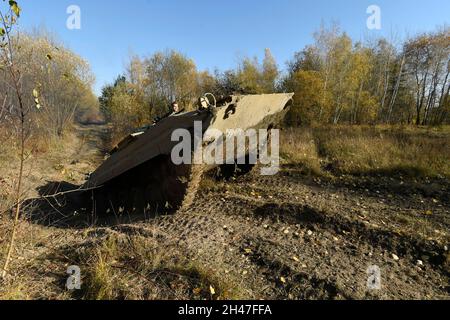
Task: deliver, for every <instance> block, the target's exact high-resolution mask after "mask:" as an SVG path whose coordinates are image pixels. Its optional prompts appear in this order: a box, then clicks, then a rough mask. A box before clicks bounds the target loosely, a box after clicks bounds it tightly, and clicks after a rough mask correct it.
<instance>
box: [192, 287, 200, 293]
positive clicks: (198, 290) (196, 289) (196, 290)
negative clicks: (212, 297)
mask: <svg viewBox="0 0 450 320" xmlns="http://www.w3.org/2000/svg"><path fill="white" fill-rule="evenodd" d="M192 292H193V293H194V294H195V295H199V294H200V293H201V292H202V288H194V289H193V290H192Z"/></svg>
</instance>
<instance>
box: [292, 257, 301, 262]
mask: <svg viewBox="0 0 450 320" xmlns="http://www.w3.org/2000/svg"><path fill="white" fill-rule="evenodd" d="M292 260H294V261H295V262H300V259H299V258H297V257H296V256H293V257H292Z"/></svg>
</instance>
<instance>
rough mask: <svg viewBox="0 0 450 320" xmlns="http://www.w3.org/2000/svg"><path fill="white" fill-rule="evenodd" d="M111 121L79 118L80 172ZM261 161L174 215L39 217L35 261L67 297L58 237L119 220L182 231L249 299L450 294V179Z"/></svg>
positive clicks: (176, 238)
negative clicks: (315, 170) (267, 172)
mask: <svg viewBox="0 0 450 320" xmlns="http://www.w3.org/2000/svg"><path fill="white" fill-rule="evenodd" d="M105 129H106V128H105V127H102V126H95V127H91V126H89V127H80V131H79V132H80V137H81V140H80V141H82V142H83V143H81V144H80V147H79V149H78V150H77V149H74V150H71V152H72V154H71V156H70V157H68V158H67V161H66V162H64V163H63V164H64V168H66V169H67V170H69V171H70V172H74V177H75V179H74V180H75V181H74V183H75V182H79V181H81V180H82V179H81V177H82V176H83V175H84V174H85V173H87V172H89V171H91V170H92V169H93V168H94V167H95V165H97V164H98V163H99V162H100V161H101V158H102V154H101V152H100V151H99V149H98V147H99V145H100V142H101V136H102V134H104V130H105ZM69 159H71V161H69ZM258 173H259V171H258V170H254V171H253V172H252V173H251V174H249V175H247V176H244V177H240V178H238V179H237V180H235V181H231V182H228V183H223V182H221V183H219V184H218V185H217V186H215V187H214V188H213V189H210V190H205V189H204V190H203V191H202V192H200V193H199V194H198V195H197V197H196V199H195V200H194V203H193V205H192V206H191V207H190V208H188V209H185V210H183V211H180V212H178V213H177V214H175V215H171V216H165V217H158V218H155V219H151V220H147V219H145V221H143V219H141V221H139V219H137V220H138V221H134V220H136V219H135V218H133V220H130V221H129V222H126V221H125V223H123V222H122V223H117V224H114V225H113V224H109V225H103V226H95V225H89V224H88V223H86V218H85V216H82V215H81V216H80V215H79V214H74V216H75V218H76V219H77V220H76V221H82V222H83V221H84V222H83V223H85V224H83V223H81V224H75V223H73V221H74V219H75V218H74V217H64V218H61V217H60V218H59V220H58V221H59V222H58V223H57V224H53V227H48V226H45V224H46V222H42V221H41V222H40V223H32V224H31V225H32V226H33V227H31V226H29V227H30V228H39V230H41V232H43V233H44V234H45V237H44V238H42V239H41V240H40V243H41V246H40V247H39V248H40V249H39V250H34V251H33V258H30V257H28V258H27V259H26V260H29V263H30V264H33V265H34V266H35V263H33V262H32V261H36V259H37V260H39V261H40V262H41V264H40V265H39V267H37V268H36V267H35V269H36V274H37V275H41V276H42V275H46V276H45V277H44V279H45V280H39V281H38V282H39V284H38V285H36V292H37V294H38V292H39V291H40V290H46V291H47V292H53V294H54V296H57V297H59V298H61V297H63V298H64V297H65V296H64V294H63V293H61V289H60V287H61V277H64V267H65V266H60V265H58V264H57V263H56V262H55V260H54V258H52V254H53V253H54V252H55V249H57V248H60V247H67V246H69V247H70V246H72V247H74V248H75V247H79V246H83V245H85V243H86V242H89V241H92V240H93V237H101V235H102V234H109V233H111V232H114V233H120V234H125V235H132V234H139V235H140V236H144V237H148V238H154V239H155V241H157V242H158V243H159V244H160V245H161V246H163V247H164V246H165V245H167V244H168V243H176V244H177V246H178V247H179V248H181V249H182V252H184V254H185V257H187V258H188V259H189V260H191V261H195V262H196V263H199V264H201V265H203V266H205V268H208V269H209V270H212V272H214V273H215V274H217V275H220V276H221V277H223V279H224V280H226V281H228V282H229V283H232V284H233V285H234V286H236V287H239V291H240V292H241V294H242V295H243V296H244V297H245V298H249V299H372V298H373V299H449V298H450V293H449V290H450V288H449V265H448V264H449V253H448V245H449V240H450V237H449V234H448V230H450V228H449V226H450V220H449V217H450V216H449V214H450V212H449V209H450V203H449V200H448V197H447V196H448V194H449V193H450V188H449V184H448V182H446V181H437V182H436V181H434V182H429V184H427V183H425V185H420V184H418V183H415V182H405V181H403V180H401V179H391V178H384V177H377V178H367V177H366V178H364V177H359V178H358V179H355V178H354V177H339V178H336V179H333V180H320V179H318V178H316V179H309V178H305V177H303V176H301V175H299V174H297V172H296V171H295V168H292V167H289V166H285V167H283V170H282V172H281V173H280V174H278V175H276V176H273V177H262V176H260V175H258ZM80 211H81V209H80ZM125 220H126V219H125ZM61 221H66V222H67V223H64V222H61ZM42 229H43V230H45V232H44V231H42ZM44 240H45V241H44ZM24 256H26V255H24ZM371 266H377V267H379V269H380V271H381V285H382V288H381V290H369V289H368V286H367V281H368V277H369V275H368V273H367V270H368V268H369V267H371ZM55 270H58V271H55ZM52 273H53V275H52ZM32 277H33V276H32ZM49 295H50V296H52V294H49ZM38 296H39V294H38Z"/></svg>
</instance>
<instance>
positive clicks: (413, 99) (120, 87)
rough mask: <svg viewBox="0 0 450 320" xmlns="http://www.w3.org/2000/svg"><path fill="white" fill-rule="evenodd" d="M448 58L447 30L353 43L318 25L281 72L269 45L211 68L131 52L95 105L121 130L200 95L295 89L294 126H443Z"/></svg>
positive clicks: (179, 57) (169, 53)
mask: <svg viewBox="0 0 450 320" xmlns="http://www.w3.org/2000/svg"><path fill="white" fill-rule="evenodd" d="M449 58H450V29H449V28H448V27H440V28H438V29H437V30H435V31H434V32H429V33H423V34H418V35H416V36H414V37H410V38H408V39H407V40H405V41H404V42H403V43H402V44H401V45H395V44H394V43H392V42H391V41H388V40H387V39H385V38H380V39H376V40H371V41H365V42H364V43H363V42H355V41H353V40H352V39H351V38H350V37H349V36H348V35H347V34H346V33H345V32H343V31H341V30H340V28H339V27H338V26H335V25H334V26H331V27H325V26H322V27H321V28H320V29H319V30H318V31H317V32H316V33H315V34H314V43H313V44H311V45H308V46H306V47H305V48H304V49H302V50H300V51H299V52H297V53H295V55H294V57H293V58H292V59H291V60H290V61H288V62H287V68H286V69H287V70H286V71H283V72H282V71H281V70H280V67H279V64H278V63H277V62H276V60H275V58H274V57H273V56H272V54H271V52H270V50H269V49H266V50H265V54H264V58H263V60H262V61H259V60H258V59H257V58H248V57H246V58H243V59H241V60H240V62H239V63H238V65H237V66H236V68H234V69H232V70H226V71H219V70H214V71H213V72H209V71H199V70H197V67H196V65H195V62H194V61H193V60H192V59H190V58H189V57H187V56H186V55H183V54H182V53H180V52H177V51H174V50H166V51H162V52H157V53H155V54H153V55H150V56H147V57H138V56H132V57H131V58H130V61H129V63H128V66H127V68H126V72H124V74H123V75H121V76H119V77H118V78H117V79H116V81H115V82H114V83H113V84H110V85H107V86H105V87H104V88H103V91H102V95H101V97H100V105H101V108H102V111H103V112H104V114H105V115H106V117H107V118H108V120H110V121H112V122H113V123H116V124H117V126H116V127H118V128H119V127H120V128H122V129H124V130H125V131H126V130H127V129H129V128H131V127H134V126H138V125H140V124H143V123H146V122H149V121H151V120H152V118H153V117H155V116H157V115H160V114H163V113H165V112H167V108H168V106H169V105H170V102H171V101H173V100H177V101H178V102H179V103H180V104H181V105H182V106H183V107H184V108H185V109H190V108H193V107H194V105H195V102H196V99H197V98H198V97H199V96H200V95H201V94H203V93H205V92H211V93H213V94H215V95H217V96H223V95H229V94H233V93H240V94H262V93H275V92H295V94H296V95H295V103H294V105H293V108H292V110H291V112H290V114H289V115H288V117H287V122H288V123H289V124H290V125H293V126H298V125H311V124H416V125H440V124H445V123H448V122H449V111H450V99H449V90H450V85H449V73H450V64H449Z"/></svg>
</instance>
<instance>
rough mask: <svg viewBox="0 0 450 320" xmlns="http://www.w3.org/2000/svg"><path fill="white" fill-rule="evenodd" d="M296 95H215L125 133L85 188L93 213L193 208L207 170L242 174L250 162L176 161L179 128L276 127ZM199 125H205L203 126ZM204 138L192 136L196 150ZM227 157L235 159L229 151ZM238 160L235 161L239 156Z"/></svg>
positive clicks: (224, 130)
mask: <svg viewBox="0 0 450 320" xmlns="http://www.w3.org/2000/svg"><path fill="white" fill-rule="evenodd" d="M292 98H293V94H290V93H288V94H266V95H233V96H229V97H226V98H223V99H221V100H220V101H216V98H215V97H214V96H213V95H212V94H206V95H205V96H203V97H202V98H200V99H199V103H198V107H199V108H198V110H196V111H192V112H186V113H181V114H173V115H171V116H169V117H167V118H164V119H161V120H159V121H158V122H157V123H154V124H152V125H149V126H147V127H144V128H141V129H139V130H137V131H136V132H134V133H133V134H131V135H129V136H128V137H126V138H125V139H124V140H123V141H122V142H121V143H119V144H118V145H117V147H115V148H114V150H112V151H111V153H110V156H109V158H107V160H106V161H105V162H104V163H103V164H102V165H101V166H100V167H99V168H98V169H97V170H96V171H95V172H93V173H92V174H91V175H90V177H89V179H88V181H87V183H86V184H85V186H84V187H85V188H86V189H90V190H93V191H92V192H91V194H92V203H93V212H94V213H97V214H103V213H114V214H124V213H126V214H131V213H134V212H140V211H143V210H144V211H147V212H148V213H149V214H153V213H156V212H162V211H164V212H167V211H176V210H178V209H180V208H181V207H189V206H190V205H191V204H192V201H194V199H195V196H196V194H197V190H198V186H199V184H200V181H201V178H202V176H203V174H204V173H205V172H206V171H209V170H211V169H213V168H217V167H221V169H223V170H224V171H227V170H228V171H229V170H230V168H231V171H233V170H234V169H237V170H239V169H240V170H241V171H243V172H244V173H245V172H248V171H249V170H250V169H251V165H246V166H242V165H241V168H239V165H238V164H237V162H236V163H234V165H230V163H233V161H231V162H230V159H227V161H225V162H226V163H227V164H226V165H223V166H220V165H211V164H209V165H204V164H200V163H197V164H196V163H195V161H191V162H190V163H182V164H174V161H172V157H171V155H172V151H173V148H174V147H175V146H176V145H177V144H179V141H172V140H173V134H174V132H175V130H180V129H181V130H184V132H189V133H190V134H192V136H195V132H194V131H195V130H196V128H197V130H198V128H199V127H201V134H202V135H203V134H205V132H207V131H208V132H211V130H212V129H214V130H215V132H223V133H225V132H227V131H229V130H230V129H231V130H234V129H237V130H248V129H255V130H258V129H272V128H275V127H276V126H277V125H278V124H279V123H281V122H282V121H283V118H284V116H285V115H286V113H287V111H288V109H289V107H290V106H291V103H292ZM199 124H200V125H201V126H199ZM205 139H210V140H211V137H209V138H204V137H203V136H202V137H201V141H200V143H198V142H197V144H196V143H195V139H192V142H191V143H192V150H193V152H192V154H191V155H189V157H194V153H195V149H196V148H198V145H201V146H205V145H207V144H210V143H211V142H212V141H206V140H205ZM225 157H228V158H229V157H236V156H235V155H230V154H228V155H225ZM235 160H236V159H235Z"/></svg>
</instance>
